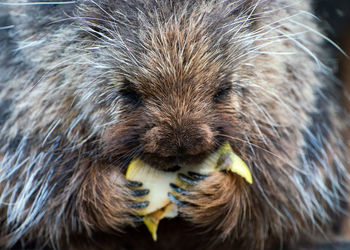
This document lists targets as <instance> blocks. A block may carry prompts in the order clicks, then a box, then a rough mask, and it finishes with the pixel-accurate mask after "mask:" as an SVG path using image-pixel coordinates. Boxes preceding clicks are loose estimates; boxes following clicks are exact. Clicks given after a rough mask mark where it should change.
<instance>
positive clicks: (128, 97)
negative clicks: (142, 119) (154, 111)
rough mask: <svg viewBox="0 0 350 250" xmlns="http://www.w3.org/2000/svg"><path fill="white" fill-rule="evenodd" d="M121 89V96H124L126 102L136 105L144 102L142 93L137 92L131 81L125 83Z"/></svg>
mask: <svg viewBox="0 0 350 250" xmlns="http://www.w3.org/2000/svg"><path fill="white" fill-rule="evenodd" d="M125 85H127V86H124V87H123V88H122V89H121V90H120V91H119V93H120V97H121V98H122V100H123V102H124V104H126V105H132V106H134V107H137V106H139V105H140V104H141V103H142V97H141V94H140V93H138V92H137V90H135V89H134V88H133V87H132V86H130V85H131V83H127V84H125Z"/></svg>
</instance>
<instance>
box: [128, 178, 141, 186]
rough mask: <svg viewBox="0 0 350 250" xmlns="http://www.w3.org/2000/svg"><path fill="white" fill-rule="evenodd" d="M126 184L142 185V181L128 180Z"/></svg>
mask: <svg viewBox="0 0 350 250" xmlns="http://www.w3.org/2000/svg"><path fill="white" fill-rule="evenodd" d="M126 185H128V186H130V187H142V182H138V181H129V180H126Z"/></svg>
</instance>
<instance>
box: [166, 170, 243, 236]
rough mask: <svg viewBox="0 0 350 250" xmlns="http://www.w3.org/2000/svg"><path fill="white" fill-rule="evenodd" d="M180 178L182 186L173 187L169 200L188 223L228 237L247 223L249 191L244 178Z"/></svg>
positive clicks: (226, 174) (227, 175) (213, 175)
mask: <svg viewBox="0 0 350 250" xmlns="http://www.w3.org/2000/svg"><path fill="white" fill-rule="evenodd" d="M178 178H179V179H180V180H181V182H177V183H176V184H175V183H173V184H171V187H172V190H173V192H172V193H171V194H169V198H170V199H171V201H172V202H173V203H175V204H177V205H178V206H179V211H180V214H181V215H182V216H183V217H184V218H185V219H186V220H188V221H190V222H191V223H194V224H196V225H199V226H201V227H203V228H205V230H220V231H222V235H223V236H226V235H228V234H229V233H230V232H231V231H232V229H233V228H234V227H235V226H236V225H237V223H238V222H239V220H243V219H244V217H245V214H246V210H247V208H248V205H249V202H248V197H249V196H248V192H249V187H248V185H247V183H246V182H245V181H244V179H242V178H241V177H239V176H237V175H236V174H233V173H229V172H221V171H216V172H213V173H211V174H210V175H209V176H204V175H200V174H196V173H192V172H189V173H188V175H185V174H180V175H179V176H178Z"/></svg>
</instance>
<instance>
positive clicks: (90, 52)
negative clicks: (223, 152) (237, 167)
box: [0, 0, 349, 249]
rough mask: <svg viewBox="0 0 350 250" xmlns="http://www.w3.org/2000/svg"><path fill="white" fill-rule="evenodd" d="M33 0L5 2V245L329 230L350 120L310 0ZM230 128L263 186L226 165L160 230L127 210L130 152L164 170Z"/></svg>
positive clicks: (116, 243) (224, 239)
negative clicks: (153, 232)
mask: <svg viewBox="0 0 350 250" xmlns="http://www.w3.org/2000/svg"><path fill="white" fill-rule="evenodd" d="M21 2H22V4H18V1H8V2H7V4H3V3H0V8H2V10H1V12H0V13H1V15H2V16H1V23H2V29H1V30H0V32H1V35H0V37H1V41H0V42H1V47H2V50H1V54H0V65H1V66H0V76H1V78H0V89H1V92H0V126H1V127H0V162H1V168H0V190H1V191H0V194H1V195H0V211H1V213H0V214H1V224H0V225H1V226H0V228H1V230H0V246H1V247H2V248H46V247H47V248H59V249H67V248H81V249H108V248H110V249H156V248H159V249H180V248H181V249H209V248H213V249H226V248H227V249H232V248H234V247H236V248H238V249H239V248H242V249H264V248H265V249H275V248H280V247H294V246H296V245H297V244H298V243H299V242H302V241H303V242H308V243H313V242H320V241H327V240H329V239H330V238H331V237H332V235H333V233H334V225H337V224H338V223H339V221H340V220H341V218H342V216H344V213H345V211H344V209H345V207H346V196H347V192H348V184H347V182H348V180H349V176H348V165H347V164H348V162H349V160H348V159H347V156H348V155H349V153H348V151H347V150H348V145H347V143H348V142H347V131H348V128H349V123H348V114H347V113H346V111H345V109H344V108H343V107H342V103H341V100H342V92H343V90H342V85H341V83H339V82H338V81H337V80H336V79H335V78H334V76H333V74H332V69H331V67H328V66H329V60H328V59H329V53H328V52H327V50H326V49H325V46H324V44H325V41H326V40H327V39H326V38H325V37H324V36H323V35H322V34H321V32H320V30H319V29H318V27H317V19H316V18H315V16H313V15H312V14H311V13H310V11H311V9H310V5H311V1H296V2H295V1H288V0H231V1H228V0H221V1H214V0H196V1H185V0H179V1H172V0H163V1H159V0H135V1H129V0H99V1H93V0H84V1H75V2H66V3H65V2H61V4H58V2H53V1H49V2H47V3H46V4H44V3H41V4H35V3H33V2H32V3H31V1H21ZM23 3H24V4H23ZM327 65H328V66H327ZM225 141H229V142H230V144H231V146H232V148H233V149H234V151H235V152H236V153H237V154H238V155H239V156H241V158H242V159H243V160H244V161H245V162H246V163H247V165H248V166H249V168H250V170H251V172H252V175H253V184H252V185H248V184H247V183H246V182H245V181H244V180H243V179H241V178H240V177H238V176H236V175H233V174H229V173H223V172H217V173H214V174H212V175H211V176H209V177H208V178H206V179H205V180H201V181H199V182H198V184H197V185H193V186H192V187H191V188H190V189H189V190H188V192H187V193H186V195H179V196H178V197H177V198H178V199H179V201H180V202H182V203H183V204H184V206H182V207H180V215H179V218H177V219H175V220H171V221H162V222H161V225H160V228H159V241H158V242H157V243H152V242H151V241H150V239H149V238H150V236H149V235H148V234H147V233H146V232H145V230H144V228H143V226H142V225H141V223H138V222H135V218H134V217H133V216H131V215H132V214H134V213H135V209H137V208H135V206H132V204H134V198H133V195H132V192H131V190H130V189H129V187H128V185H126V184H127V183H126V182H125V180H124V173H125V169H126V167H127V165H128V163H129V162H130V160H131V159H132V158H133V157H141V158H142V159H143V160H145V161H146V162H148V163H150V164H151V165H152V166H154V167H156V168H160V169H165V170H166V169H167V168H168V167H169V166H173V165H176V164H182V163H193V162H196V163H198V162H200V161H202V160H203V159H204V158H205V157H206V156H207V155H208V154H209V153H210V152H213V151H215V150H216V149H217V148H218V147H219V146H220V145H222V144H223V143H224V142H225ZM131 207H133V208H131ZM135 228H136V229H135ZM82 239H83V241H82ZM81 242H83V243H81Z"/></svg>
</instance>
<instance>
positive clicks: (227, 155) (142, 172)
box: [126, 143, 253, 241]
mask: <svg viewBox="0 0 350 250" xmlns="http://www.w3.org/2000/svg"><path fill="white" fill-rule="evenodd" d="M189 171H191V172H194V173H198V174H202V175H209V174H210V173H212V172H214V171H231V172H233V173H236V174H237V175H239V176H241V177H242V178H244V179H245V180H246V181H247V182H248V183H249V184H252V182H253V180H252V175H251V173H250V171H249V168H248V166H247V165H246V164H245V163H244V161H243V160H242V159H241V158H240V157H239V156H237V155H236V154H235V153H234V152H233V151H232V148H231V146H230V144H228V143H225V144H224V145H222V146H221V147H220V148H219V150H217V151H216V152H214V153H212V154H211V155H209V156H208V157H207V158H206V159H205V160H204V162H202V163H201V164H197V165H194V164H193V165H186V166H181V168H180V169H179V170H178V171H176V172H165V171H161V170H157V169H155V168H153V167H151V166H150V165H148V164H146V163H144V162H143V161H141V160H139V159H134V160H132V161H131V163H130V165H129V167H128V169H127V171H126V178H127V179H128V180H130V181H138V182H141V183H143V186H142V189H149V193H148V194H147V195H145V196H142V197H137V198H136V199H137V200H138V201H140V202H142V201H149V205H148V206H147V207H145V208H142V209H140V210H139V211H138V215H141V216H144V217H143V221H144V223H145V225H146V226H147V228H148V230H149V231H150V233H151V234H152V238H153V240H155V241H156V240H157V228H158V224H159V221H160V220H161V219H163V218H174V217H176V216H177V206H176V205H175V204H173V203H171V201H170V199H169V197H168V193H173V190H172V189H171V187H170V183H174V184H178V185H179V186H182V187H183V186H184V183H183V182H182V181H181V180H180V179H179V178H178V177H177V176H178V174H179V173H182V174H185V175H187V173H188V172H189Z"/></svg>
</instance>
